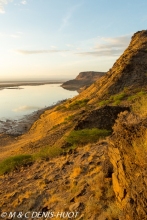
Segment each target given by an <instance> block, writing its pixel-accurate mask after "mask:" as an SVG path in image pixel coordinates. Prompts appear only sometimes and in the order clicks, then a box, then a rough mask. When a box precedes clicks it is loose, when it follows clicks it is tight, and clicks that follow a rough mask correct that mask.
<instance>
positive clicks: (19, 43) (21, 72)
mask: <svg viewBox="0 0 147 220" xmlns="http://www.w3.org/2000/svg"><path fill="white" fill-rule="evenodd" d="M146 9H147V0H123V1H122V0H0V81H2V80H12V79H14V80H16V79H17V80H21V79H62V78H63V79H64V78H65V79H72V78H74V77H76V76H77V75H78V74H79V72H83V71H100V72H101V71H103V72H106V71H108V70H109V69H110V68H111V67H112V65H113V64H114V62H115V61H116V60H117V59H118V58H119V56H120V55H121V54H122V53H123V51H124V50H125V49H126V48H127V46H128V45H129V43H130V40H131V36H132V35H133V34H134V33H135V32H137V31H140V30H145V29H147V13H146Z"/></svg>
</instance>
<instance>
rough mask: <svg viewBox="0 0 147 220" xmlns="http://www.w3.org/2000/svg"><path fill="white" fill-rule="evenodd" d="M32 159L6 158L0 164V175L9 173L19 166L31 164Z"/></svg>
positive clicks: (28, 157) (28, 156)
mask: <svg viewBox="0 0 147 220" xmlns="http://www.w3.org/2000/svg"><path fill="white" fill-rule="evenodd" d="M32 161H33V157H32V156H31V155H18V156H12V157H8V158H7V159H5V160H3V161H2V162H1V163H0V175H3V174H5V173H9V172H11V171H13V170H16V169H18V168H20V167H21V166H27V165H29V164H30V163H32Z"/></svg>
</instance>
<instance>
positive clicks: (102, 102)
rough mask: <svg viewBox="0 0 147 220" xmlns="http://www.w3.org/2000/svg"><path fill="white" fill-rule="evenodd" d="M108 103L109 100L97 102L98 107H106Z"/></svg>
mask: <svg viewBox="0 0 147 220" xmlns="http://www.w3.org/2000/svg"><path fill="white" fill-rule="evenodd" d="M109 103H110V100H103V101H101V102H99V104H98V105H99V106H104V105H108V104H109Z"/></svg>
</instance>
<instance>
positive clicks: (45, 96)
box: [0, 84, 78, 120]
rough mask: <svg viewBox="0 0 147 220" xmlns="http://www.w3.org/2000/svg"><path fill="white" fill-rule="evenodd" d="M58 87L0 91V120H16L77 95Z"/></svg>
mask: <svg viewBox="0 0 147 220" xmlns="http://www.w3.org/2000/svg"><path fill="white" fill-rule="evenodd" d="M60 85H61V84H46V85H39V86H38V85H37V86H20V87H18V88H19V89H15V88H13V89H3V90H0V120H6V119H11V120H17V119H20V118H22V117H23V116H24V115H27V114H30V113H32V112H34V111H36V110H39V109H41V108H44V107H47V106H51V105H53V104H55V103H57V102H58V101H61V100H63V99H67V98H72V97H74V96H76V95H77V94H78V93H77V92H76V91H68V90H65V89H63V88H62V87H60Z"/></svg>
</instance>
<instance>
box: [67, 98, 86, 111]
mask: <svg viewBox="0 0 147 220" xmlns="http://www.w3.org/2000/svg"><path fill="white" fill-rule="evenodd" d="M87 102H89V99H82V100H77V101H74V102H72V103H71V104H70V105H69V107H68V109H69V110H76V109H78V108H82V107H84V106H85V105H86V104H87Z"/></svg>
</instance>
